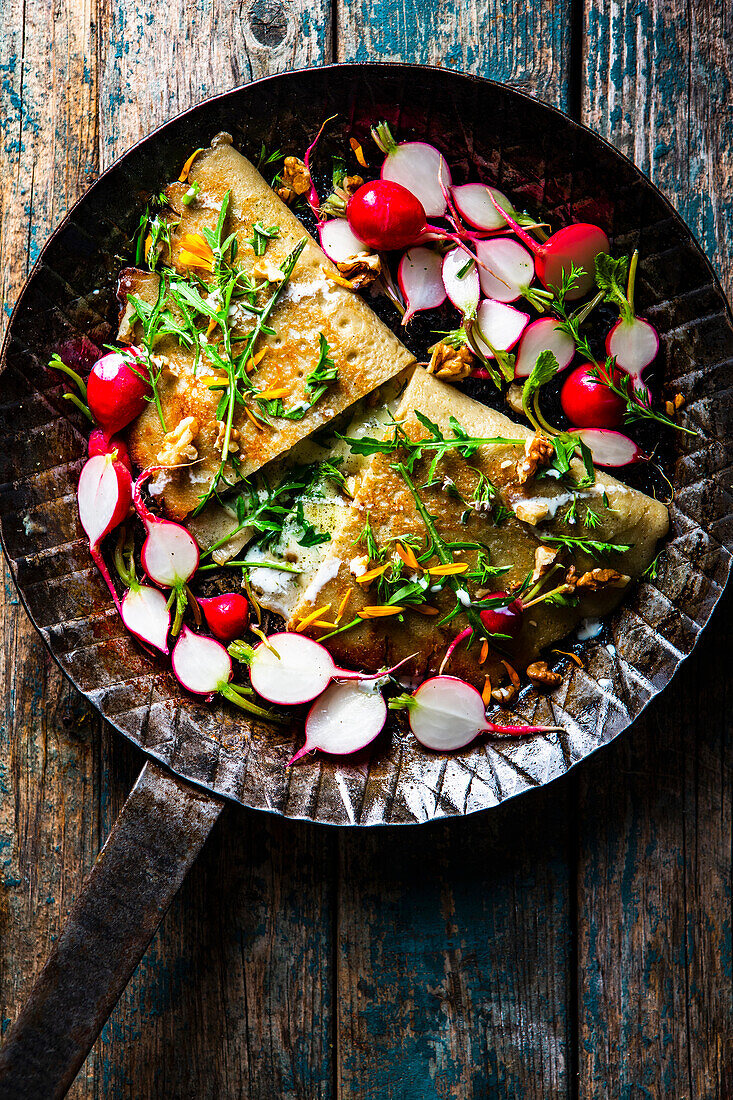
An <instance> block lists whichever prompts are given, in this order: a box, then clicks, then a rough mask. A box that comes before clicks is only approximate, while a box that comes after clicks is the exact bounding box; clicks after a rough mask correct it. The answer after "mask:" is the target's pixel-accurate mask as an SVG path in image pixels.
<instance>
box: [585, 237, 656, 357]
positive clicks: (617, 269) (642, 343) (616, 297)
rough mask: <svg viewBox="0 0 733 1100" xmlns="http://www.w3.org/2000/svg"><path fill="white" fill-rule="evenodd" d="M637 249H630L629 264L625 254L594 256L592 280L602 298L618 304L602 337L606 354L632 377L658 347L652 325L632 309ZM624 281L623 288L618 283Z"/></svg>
mask: <svg viewBox="0 0 733 1100" xmlns="http://www.w3.org/2000/svg"><path fill="white" fill-rule="evenodd" d="M638 261H639V253H638V252H634V254H633V255H632V257H631V263H630V264H629V262H628V259H627V257H626V256H622V257H621V258H620V259H618V260H614V259H613V257H612V256H606V255H603V254H601V255H600V256H598V257H597V258H596V282H597V284H598V286H599V287H600V288H601V290H603V291H604V292H605V296H606V301H607V302H613V304H614V305H616V306H618V310H619V319H618V321H617V322H616V324H615V325H614V326H613V328H612V329H611V331H610V332H609V334H608V336H607V337H606V354H607V355H609V356H611V357H612V358H614V359H615V360H616V364H617V366H619V367H621V369H622V370H625V371H626V373H627V374H630V375H631V376H632V377H633V378H639V377H640V376H641V374H642V373H643V372H644V371H645V370H646V368H647V367H648V366H649V365H650V363H652V362H653V361H654V359H655V358H656V356H657V352H658V351H659V335H658V333H657V330H656V329H655V328H654V325H650V324H649V322H648V321H645V320H644V318H643V317H637V316H636V313H635V312H634V284H635V282H636V267H637V264H638ZM627 267H628V272H629V275H628V282H627V283H626V290H624V289H623V286H622V283H623V282H624V281H625V279H626V269H627Z"/></svg>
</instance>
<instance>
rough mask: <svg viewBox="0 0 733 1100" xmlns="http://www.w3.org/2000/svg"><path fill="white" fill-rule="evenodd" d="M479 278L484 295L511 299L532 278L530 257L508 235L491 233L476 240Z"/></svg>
mask: <svg viewBox="0 0 733 1100" xmlns="http://www.w3.org/2000/svg"><path fill="white" fill-rule="evenodd" d="M476 255H477V256H478V259H479V261H480V265H483V266H481V267H480V270H479V279H480V280H481V289H482V291H483V292H484V294H485V295H486V297H487V298H494V299H495V301H497V302H514V301H516V299H517V298H519V297H521V295H522V294H523V293H524V291H525V290H526V289H527V287H528V286H529V284H530V283H531V282H532V279H533V278H534V260H533V259H532V256H531V254H530V253H529V252H528V251H527V249H526V248H523V247H522V245H521V244H519V242H518V241H514V240H512V238H511V237H493V238H492V239H491V240H488V241H478V242H477V244H476Z"/></svg>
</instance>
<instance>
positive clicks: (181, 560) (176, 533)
mask: <svg viewBox="0 0 733 1100" xmlns="http://www.w3.org/2000/svg"><path fill="white" fill-rule="evenodd" d="M160 469H161V467H159V466H151V467H150V468H149V469H147V470H143V472H142V473H141V474H140V476H139V477H138V479H137V481H136V482H135V491H134V494H133V503H134V505H135V511H136V512H137V514H138V515H139V516H140V519H141V520H142V521H143V524H144V526H145V530H146V531H147V536H148V537H147V538H146V539H145V542H144V543H143V548H142V553H141V555H140V556H141V559H142V564H143V568H144V569H145V572H146V573H147V575H148V576H149V577H150V579H151V581H155V583H156V584H159V585H161V587H163V588H180V587H182V586H183V585H184V584H185V583H186V582H187V581H188V580H190V578H191V577H192V576H193V574H194V573H195V572H196V570H197V569H198V565H199V548H198V544H197V543H196V540H195V539H194V538H193V537H192V536H191V535H190V534H189V532H188V531H187V530H186V528H185V527H182V526H181V524H180V523H174V522H173V521H172V520H169V519H162V518H161V517H160V516H156V515H155V514H154V513H153V512H151V511H150V509H149V508H148V507H147V505H146V504H145V502H144V500H143V498H142V493H141V490H142V487H143V485H144V484H145V482H146V481H147V480H148V479H149V478H150V477H152V475H153V474H154V473H157V472H158V470H160Z"/></svg>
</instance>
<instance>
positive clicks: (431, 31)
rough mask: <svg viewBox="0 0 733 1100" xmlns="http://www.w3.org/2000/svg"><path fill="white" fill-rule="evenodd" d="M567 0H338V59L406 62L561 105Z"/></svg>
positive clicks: (565, 98)
mask: <svg viewBox="0 0 733 1100" xmlns="http://www.w3.org/2000/svg"><path fill="white" fill-rule="evenodd" d="M571 9H572V0H559V2H557V3H552V2H551V0H532V2H531V3H526V4H511V5H510V4H505V3H502V0H467V2H465V3H455V4H449V3H445V2H444V0H366V2H361V0H338V2H337V3H336V4H335V16H334V18H335V22H336V56H337V59H338V60H339V61H411V62H421V63H423V64H427V65H437V66H439V67H444V68H448V69H459V70H463V71H464V72H469V73H474V74H476V75H477V76H486V77H490V78H491V79H493V80H501V81H504V82H505V83H508V84H512V85H513V86H514V87H516V88H520V89H521V90H522V91H526V92H529V93H530V94H531V95H535V96H537V97H538V98H539V99H543V100H545V102H547V103H552V104H554V105H555V106H556V107H560V108H562V109H563V110H568V108H569V102H570V90H569V82H568V71H569V67H570V49H571V31H570V28H571Z"/></svg>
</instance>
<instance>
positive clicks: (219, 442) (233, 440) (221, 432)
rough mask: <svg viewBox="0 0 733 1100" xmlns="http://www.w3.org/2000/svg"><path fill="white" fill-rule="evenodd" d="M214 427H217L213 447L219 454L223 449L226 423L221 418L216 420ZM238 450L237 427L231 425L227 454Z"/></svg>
mask: <svg viewBox="0 0 733 1100" xmlns="http://www.w3.org/2000/svg"><path fill="white" fill-rule="evenodd" d="M216 427H217V429H218V430H217V436H216V442H215V443H214V447H215V448H216V450H217V451H219V453H220V454H221V452H223V450H224V437H225V436H226V433H227V426H226V423H225V422H224V421H223V420H217V422H216ZM238 450H239V429H238V428H234V427H232V429H231V431H230V432H229V454H236V452H237V451H238Z"/></svg>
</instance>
